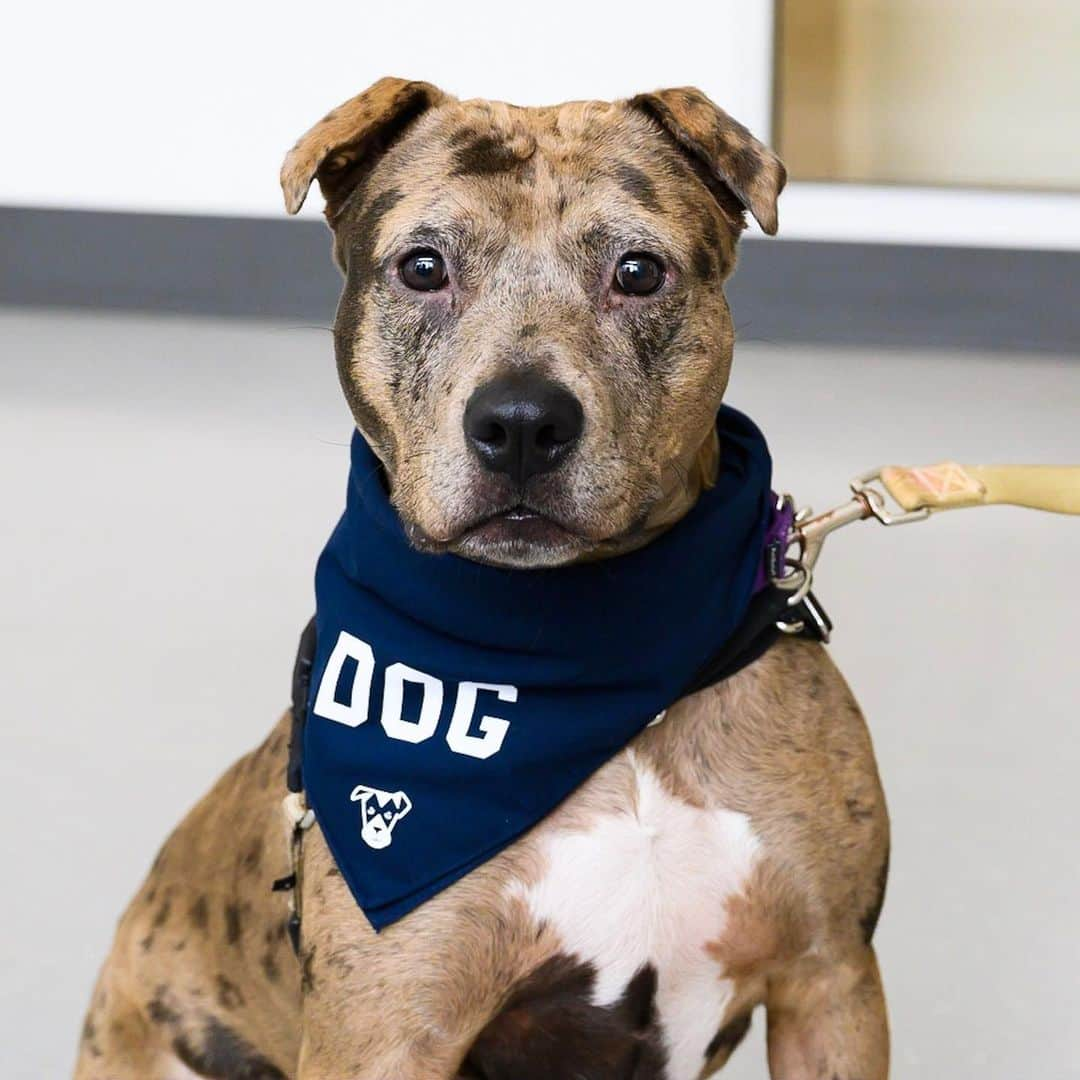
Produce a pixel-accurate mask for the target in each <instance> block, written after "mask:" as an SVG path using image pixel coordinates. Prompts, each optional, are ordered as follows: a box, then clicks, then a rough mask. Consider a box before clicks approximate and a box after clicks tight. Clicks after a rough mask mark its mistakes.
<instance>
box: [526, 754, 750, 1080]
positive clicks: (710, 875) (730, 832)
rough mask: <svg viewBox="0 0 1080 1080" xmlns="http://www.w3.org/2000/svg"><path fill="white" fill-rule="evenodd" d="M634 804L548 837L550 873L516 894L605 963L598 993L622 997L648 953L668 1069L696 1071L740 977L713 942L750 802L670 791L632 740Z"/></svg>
mask: <svg viewBox="0 0 1080 1080" xmlns="http://www.w3.org/2000/svg"><path fill="white" fill-rule="evenodd" d="M629 757H630V761H631V764H632V765H633V768H634V773H635V777H636V781H637V810H636V813H635V812H634V810H633V809H630V808H628V809H627V811H626V812H624V813H612V814H605V815H603V816H601V817H598V818H596V819H594V821H593V822H592V823H591V825H590V826H589V828H588V829H587V830H584V831H581V832H553V833H551V834H550V835H549V836H548V837H547V838H546V839H545V843H544V847H543V854H544V855H545V857H546V864H547V868H546V872H545V874H544V877H543V878H542V879H541V880H540V881H538V882H537V883H536V884H534V885H532V886H531V887H519V895H520V896H522V898H523V899H524V900H525V902H526V903H527V904H528V906H529V909H530V911H531V912H532V914H533V916H534V917H535V918H536V919H537V920H538V921H540V920H543V921H544V922H547V923H548V924H549V925H550V926H552V928H553V929H554V930H555V931H556V932H557V933H558V934H559V935H560V937H561V938H562V941H563V943H564V947H565V949H566V951H567V952H569V953H572V954H574V955H575V956H576V957H577V958H578V959H579V960H582V961H587V962H589V963H591V964H592V965H593V966H594V967H595V968H596V972H597V979H596V985H595V990H594V994H593V1004H595V1005H610V1004H612V1003H614V1002H615V1001H617V1000H618V999H619V997H620V996H621V995H622V992H623V990H624V989H625V988H626V985H627V983H628V982H629V981H630V980H631V978H633V976H634V975H635V973H636V972H637V971H638V970H639V969H640V968H641V967H642V966H643V965H644V964H647V963H651V964H652V965H653V967H654V968H655V969H656V973H657V992H656V1005H657V1011H658V1013H659V1018H660V1021H661V1023H662V1025H663V1030H664V1035H665V1040H666V1044H667V1051H668V1068H667V1075H668V1077H669V1080H694V1078H695V1077H697V1076H698V1074H699V1073H700V1072H701V1069H702V1067H703V1066H704V1064H705V1048H706V1047H707V1046H708V1044H709V1040H710V1039H711V1038H712V1036H713V1035H714V1034H715V1033H716V1030H717V1028H718V1026H719V1023H720V1020H721V1018H722V1016H723V1013H724V1010H725V1008H726V1007H727V1005H728V1002H729V1001H730V998H731V994H732V985H731V983H730V981H729V980H727V979H725V978H724V972H723V970H722V968H721V967H720V966H719V964H718V963H717V961H716V960H715V958H714V957H712V956H710V954H709V953H707V952H706V950H705V945H706V943H707V942H710V941H715V940H717V939H718V938H720V937H721V936H722V934H723V931H724V924H725V910H726V909H725V900H726V899H727V897H729V896H731V895H733V894H737V893H739V892H741V891H742V890H743V888H744V887H745V884H746V881H747V878H748V877H749V875H750V873H751V871H752V869H753V867H754V863H755V861H756V853H757V849H758V846H759V845H758V841H757V839H756V838H755V836H754V834H753V832H752V831H751V829H750V823H749V819H748V818H747V817H746V815H745V814H739V813H735V812H734V811H730V810H700V809H697V808H695V807H693V806H690V805H689V804H688V803H685V802H683V801H681V800H680V799H677V798H675V797H674V796H672V795H670V794H668V793H667V792H666V791H665V790H664V789H663V787H662V786H661V784H660V781H659V779H658V778H657V777H656V775H655V774H654V773H653V772H652V771H651V770H650V769H649V768H648V767H647V766H646V765H645V764H644V763H643V762H642V761H641V760H640V759H639V758H637V757H636V756H635V755H634V754H633V752H631V753H630V754H629Z"/></svg>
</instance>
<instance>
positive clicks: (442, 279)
mask: <svg viewBox="0 0 1080 1080" xmlns="http://www.w3.org/2000/svg"><path fill="white" fill-rule="evenodd" d="M400 273H401V280H402V281H404V282H405V284H406V285H408V286H409V288H410V289H417V290H419V291H420V292H431V291H432V290H433V289H441V288H442V287H443V286H444V285H445V284H446V277H447V274H446V263H445V262H444V261H443V257H442V256H441V255H440V254H439V253H438V252H437V251H429V250H427V249H421V250H420V251H410V252H409V254H408V255H406V256H405V258H404V259H402V260H401V267H400Z"/></svg>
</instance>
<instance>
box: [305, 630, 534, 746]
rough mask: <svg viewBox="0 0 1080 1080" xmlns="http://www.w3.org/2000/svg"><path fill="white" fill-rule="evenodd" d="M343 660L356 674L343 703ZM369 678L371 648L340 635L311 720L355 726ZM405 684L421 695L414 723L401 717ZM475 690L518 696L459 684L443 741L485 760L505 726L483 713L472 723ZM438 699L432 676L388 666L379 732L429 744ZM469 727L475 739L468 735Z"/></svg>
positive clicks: (361, 717) (510, 698)
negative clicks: (418, 689) (353, 664)
mask: <svg viewBox="0 0 1080 1080" xmlns="http://www.w3.org/2000/svg"><path fill="white" fill-rule="evenodd" d="M347 660H354V661H355V662H356V673H355V675H354V676H353V679H352V685H351V687H350V688H349V691H348V700H347V701H339V700H338V696H337V695H338V684H339V683H340V682H341V673H342V670H343V669H344V667H345V663H346V661H347ZM374 678H375V653H374V652H373V651H372V648H371V646H370V645H369V644H368V643H367V642H366V641H363V640H361V639H360V638H358V637H354V636H353V635H352V634H349V633H346V631H344V630H342V631H341V632H340V633H339V634H338V639H337V642H336V644H335V645H334V649H333V651H332V652H331V653H330V658H329V660H327V662H326V670H325V671H324V672H323V677H322V679H321V680H320V682H319V690H318V693H317V694H316V695H315V704H314V706H313V709H312V711H313V712H314V713H315V714H316V715H317V716H321V717H323V718H324V719H326V720H333V721H334V722H335V723H338V724H344V725H345V726H346V727H359V726H360V725H361V724H363V723H366V722H367V719H368V713H369V710H370V707H371V686H372V683H373V681H374ZM406 683H412V684H413V685H415V686H419V687H421V690H422V694H423V697H422V699H421V702H420V714H419V716H418V717H417V718H416V719H415V720H407V719H406V718H405V716H404V703H405V684H406ZM481 690H483V691H487V692H488V693H492V694H494V695H495V696H496V698H497V699H498V700H499V701H505V702H508V703H513V702H515V701H517V697H518V692H517V687H516V686H509V685H506V684H503V683H482V682H469V681H464V682H461V683H459V684H458V688H457V696H456V698H455V702H454V711H453V713H452V714H451V716H450V725H449V727H448V729H447V732H446V742H447V745H448V746H449V747H450V749H451V750H452V751H453V752H454V753H455V754H463V755H465V756H466V757H474V758H480V759H485V758H489V757H491V756H492V755H494V754H497V753H498V752H499V751H500V750H501V749H502V745H503V741H504V740H505V739H506V733H507V731H509V729H510V724H509V722H508V721H507V720H504V719H503V718H502V717H501V716H489V715H487V714H484V715H482V716H480V718H479V719H476V717H475V713H476V702H477V696H478V694H479V692H480V691H481ZM443 697H444V687H443V683H442V681H441V680H440V679H437V678H436V677H435V676H434V675H429V674H428V673H427V672H426V671H420V670H418V669H417V668H414V667H410V666H409V665H408V664H403V663H395V664H391V665H390V666H389V667H388V668H387V669H386V672H385V674H384V675H383V704H382V717H381V723H382V728H383V730H384V731H385V732H386V734H387V735H389V736H390V738H392V739H398V740H401V741H402V742H410V743H421V742H424V741H426V740H427V739H430V738H431V737H432V735H434V734H435V732H436V731H437V730H438V726H439V716H440V715H441V713H442V706H443ZM474 726H475V728H476V730H477V731H478V732H479V734H471V733H470V732H471V730H472V729H473V728H474Z"/></svg>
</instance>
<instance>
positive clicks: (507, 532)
mask: <svg viewBox="0 0 1080 1080" xmlns="http://www.w3.org/2000/svg"><path fill="white" fill-rule="evenodd" d="M584 540H585V537H583V536H582V535H581V534H580V533H577V532H575V531H574V530H573V529H571V528H569V527H568V526H567V525H564V524H562V523H561V522H559V521H557V520H555V518H553V517H550V516H549V515H547V514H543V513H541V512H540V511H539V510H535V509H533V508H532V507H530V506H526V505H525V504H524V503H518V504H517V505H516V506H512V507H510V508H509V509H508V510H500V511H498V512H496V513H494V514H489V515H488V516H487V517H485V518H483V519H482V520H480V521H478V522H476V523H475V524H473V525H470V526H469V527H468V528H466V529H465V530H463V531H462V533H461V535H460V536H459V537H458V542H459V543H460V542H466V541H468V542H470V543H471V544H472V545H474V546H475V545H480V546H484V547H487V546H491V547H501V546H503V545H513V546H529V547H535V548H566V547H569V546H572V545H574V546H576V545H580V544H581V543H582V542H583V541H584Z"/></svg>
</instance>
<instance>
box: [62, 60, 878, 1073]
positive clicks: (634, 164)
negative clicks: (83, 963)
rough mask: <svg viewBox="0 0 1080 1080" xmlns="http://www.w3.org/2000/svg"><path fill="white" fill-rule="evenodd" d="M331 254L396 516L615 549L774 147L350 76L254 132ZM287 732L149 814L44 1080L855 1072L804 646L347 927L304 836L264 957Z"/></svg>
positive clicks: (716, 693)
mask: <svg viewBox="0 0 1080 1080" xmlns="http://www.w3.org/2000/svg"><path fill="white" fill-rule="evenodd" d="M313 179H317V180H318V181H319V184H320V186H321V188H322V191H323V194H324V195H325V198H326V214H327V218H328V220H329V223H330V226H331V228H332V230H333V235H334V257H335V259H336V261H337V263H338V265H339V266H340V267H341V269H342V271H343V273H344V275H345V288H344V292H343V294H342V297H341V303H340V306H339V309H338V314H337V320H336V325H335V345H336V351H337V363H338V370H339V372H340V376H341V382H342V385H343V387H344V390H345V395H346V397H347V399H348V402H349V404H350V406H351V408H352V412H353V415H354V416H355V418H356V423H357V425H358V426H359V428H360V429H361V430H362V431H363V433H364V435H365V436H366V438H367V439H368V440H369V442H370V443H371V445H372V446H373V447H374V449H375V451H376V452H377V454H378V456H379V457H380V458H381V460H382V462H383V464H384V466H385V473H386V480H387V484H388V486H389V490H390V492H391V494H392V497H393V501H394V505H395V506H396V508H397V510H398V511H399V513H400V515H401V518H402V520H403V522H404V523H405V524H406V526H407V528H408V530H409V534H410V536H411V538H412V540H413V541H414V542H415V544H416V545H417V546H418V547H420V548H422V549H426V550H430V551H432V552H439V551H447V550H449V551H453V552H456V553H457V554H459V555H462V556H465V557H467V558H471V559H478V560H482V561H484V562H489V563H497V564H503V565H507V566H513V567H520V568H522V570H521V572H522V573H527V572H528V568H529V567H536V566H548V565H554V564H559V563H566V562H569V561H572V560H576V559H586V558H598V557H603V556H610V555H615V554H618V553H620V552H623V551H626V550H628V549H630V548H633V547H636V546H638V545H641V544H645V543H648V541H649V540H650V539H651V538H652V537H653V536H655V535H656V534H657V533H658V532H660V531H661V530H663V529H665V528H667V527H668V526H670V525H671V524H672V523H673V522H675V521H676V520H678V518H679V517H680V516H682V515H683V514H684V513H686V511H687V509H688V508H689V507H690V506H691V505H692V504H693V502H694V500H695V498H696V497H697V495H698V494H699V493H700V491H701V490H702V488H703V487H704V486H706V485H708V484H709V483H710V480H711V478H712V477H713V475H714V472H715V469H716V465H717V454H718V448H717V445H716V439H715V434H714V427H713V420H714V416H715V414H716V410H717V407H718V405H719V403H720V400H721V397H722V395H723V393H724V389H725V385H726V383H727V379H728V371H729V367H730V361H731V355H732V344H733V331H732V323H731V317H730V314H729V311H728V306H727V303H726V301H725V299H724V290H723V286H724V280H725V278H726V277H727V276H728V274H729V273H730V272H731V270H732V267H733V265H734V262H735V247H736V241H737V239H738V236H739V233H740V231H741V229H742V228H743V224H744V222H743V213H744V210H748V211H749V212H750V213H751V214H753V216H754V217H755V218H756V219H757V221H758V222H759V223H760V225H761V226H762V228H763V229H764V230H765V231H766V232H768V233H773V232H775V230H776V224H777V217H776V201H777V196H778V195H779V193H780V190H781V188H782V186H783V183H784V169H783V166H782V165H781V164H780V162H779V161H778V160H777V158H776V157H775V156H774V155H773V154H772V153H771V152H770V151H769V150H767V149H766V148H765V147H764V146H762V145H761V144H760V143H758V142H757V141H756V140H755V139H754V138H753V137H752V136H751V135H750V133H749V132H748V131H747V130H746V129H745V128H743V127H742V126H741V125H739V124H738V123H736V122H735V121H734V120H732V119H731V118H730V117H729V116H727V115H726V114H725V113H724V112H722V111H721V110H720V109H718V108H717V107H716V106H715V105H713V104H712V103H711V102H710V101H709V100H708V99H707V98H705V97H704V96H703V95H702V94H701V93H700V92H698V91H697V90H693V89H678V90H664V91H660V92H658V93H651V94H642V95H640V96H638V97H636V98H633V99H632V100H629V101H619V102H615V103H605V102H595V101H590V102H572V103H570V104H566V105H561V106H557V107H553V108H515V107H513V106H509V105H505V104H500V103H493V102H486V101H467V102H462V101H457V100H456V99H454V98H452V97H449V96H447V95H446V94H444V93H442V92H440V91H439V90H437V89H436V88H435V87H433V86H431V85H429V84H427V83H422V82H406V81H402V80H398V79H383V80H382V81H380V82H378V83H376V84H375V85H374V86H373V87H371V88H370V89H369V90H367V91H366V92H365V93H363V94H361V95H360V96H358V97H356V98H353V99H352V100H351V101H348V102H346V103H345V104H344V105H342V106H341V107H340V108H337V109H335V110H334V111H333V112H331V113H330V114H329V115H328V116H326V117H325V118H324V119H323V120H322V121H321V122H320V123H318V124H317V125H316V126H315V127H314V128H312V130H311V131H309V132H308V133H307V134H306V135H305V136H304V137H303V138H302V139H301V140H300V142H299V143H297V145H296V146H295V147H294V148H293V150H292V151H291V152H290V153H289V155H288V157H287V159H286V161H285V165H284V169H283V171H282V185H283V188H284V191H285V200H286V205H287V207H288V209H289V211H290V212H295V211H296V210H298V209H299V207H300V205H301V203H302V202H303V201H304V197H305V194H306V192H307V189H308V186H309V184H310V183H311V181H312V180H313ZM287 736H288V731H287V722H286V721H285V720H282V721H281V723H279V724H278V726H277V727H276V728H275V730H274V731H273V732H272V733H271V735H270V737H269V738H268V739H267V741H266V742H265V743H263V745H262V746H261V747H259V748H258V749H257V750H255V751H254V752H253V753H251V754H249V755H248V756H247V757H245V758H243V759H242V760H241V761H239V762H238V763H237V764H236V765H234V766H233V767H232V768H231V769H230V770H229V771H228V772H227V773H226V774H225V775H224V777H223V778H222V779H221V780H220V781H219V782H218V784H217V785H216V786H215V787H214V788H213V790H212V791H211V792H210V793H209V794H208V795H207V796H206V797H205V798H204V799H203V800H202V802H200V803H199V804H198V805H197V806H196V807H195V809H194V810H193V811H192V812H191V814H190V815H189V816H188V817H187V819H186V820H185V821H184V822H183V823H182V824H181V825H180V827H179V828H178V829H177V831H176V832H175V833H174V834H173V835H172V837H171V838H170V839H169V840H168V841H167V843H166V844H165V846H164V848H163V849H162V851H161V854H160V855H159V856H158V858H157V861H156V862H155V864H154V867H153V869H152V870H151V872H150V875H149V877H148V878H147V881H146V883H145V884H144V886H143V887H142V889H141V890H140V892H139V894H138V895H137V896H136V898H135V900H134V902H133V903H132V905H131V907H130V908H129V909H128V911H127V913H126V914H125V915H124V917H123V919H122V921H121V923H120V927H119V931H118V934H117V937H116V943H115V945H114V948H113V951H112V954H111V956H110V957H109V959H108V961H107V963H106V965H105V968H104V971H103V972H102V974H101V977H100V981H99V983H98V986H97V988H96V990H95V992H94V995H93V1001H92V1004H91V1007H90V1011H89V1015H88V1017H87V1019H86V1024H85V1028H84V1033H83V1039H82V1046H81V1053H80V1057H79V1061H78V1067H77V1070H76V1076H77V1077H78V1078H79V1080H181V1078H190V1077H191V1076H193V1075H194V1076H199V1077H209V1078H215V1080H226V1078H232V1080H240V1078H244V1080H256V1078H261V1080H281V1078H285V1077H290V1078H293V1077H295V1078H298V1080H343V1078H345V1080H421V1078H423V1080H436V1078H469V1080H511V1078H512V1080H530V1078H544V1080H549V1078H552V1077H575V1078H585V1080H622V1078H626V1080H630V1078H634V1080H648V1078H657V1080H659V1078H666V1080H691V1078H693V1077H697V1076H700V1075H707V1074H709V1073H711V1072H713V1071H714V1070H716V1069H718V1068H719V1067H720V1066H721V1065H723V1064H724V1062H725V1061H726V1060H727V1058H728V1056H729V1055H730V1054H731V1052H732V1051H733V1049H734V1048H735V1047H736V1046H737V1045H738V1043H739V1041H740V1039H742V1037H743V1036H744V1034H745V1033H746V1030H747V1028H748V1026H749V1024H750V1016H751V1012H752V1010H753V1009H754V1008H755V1006H757V1005H759V1004H764V1005H765V1006H766V1009H767V1013H768V1046H769V1065H770V1069H771V1074H772V1076H773V1077H774V1080H811V1078H820V1080H880V1078H882V1077H885V1076H886V1075H887V1072H888V1030H887V1024H886V1016H885V1004H884V999H883V996H882V990H881V983H880V981H879V977H878V971H877V966H876V963H875V959H874V952H873V949H872V947H871V943H870V942H871V937H872V935H873V932H874V925H875V923H876V921H877V917H878V912H879V910H880V907H881V903H882V895H883V889H884V881H885V873H886V863H887V852H888V823H887V818H886V812H885V806H884V802H883V798H882V793H881V789H880V785H879V781H878V775H877V771H876V768H875V764H874V759H873V754H872V750H871V746H870V739H869V737H868V735H867V731H866V728H865V726H864V723H863V720H862V717H861V715H860V713H859V710H858V708H857V706H856V704H855V702H854V701H853V699H852V697H851V694H850V692H849V691H848V688H847V687H846V686H845V684H844V682H843V680H842V679H841V677H840V675H839V674H838V673H837V671H836V670H835V669H834V667H833V665H832V663H831V662H830V660H829V658H828V657H827V655H826V653H825V651H824V650H823V649H822V648H821V647H820V646H819V645H817V644H814V643H810V642H806V641H797V640H784V641H782V642H781V643H780V644H778V645H777V646H775V647H774V648H773V649H772V650H771V651H770V652H768V653H767V654H766V655H765V656H764V657H762V658H761V659H760V660H758V661H757V662H756V663H754V664H753V665H751V666H750V667H748V668H746V669H744V670H743V671H741V672H740V673H739V674H737V675H735V676H734V677H732V678H730V679H729V680H727V681H726V682H723V683H721V684H719V685H717V686H714V687H711V688H710V689H707V690H704V691H702V692H700V693H698V694H695V695H693V696H692V697H689V698H686V699H684V700H682V701H680V702H679V703H677V704H676V705H675V706H673V707H672V708H671V709H670V710H669V712H668V714H667V717H666V720H665V722H663V723H661V724H659V725H658V726H654V727H650V728H648V729H647V730H646V731H644V732H643V733H642V734H641V735H640V736H638V737H637V738H636V739H635V740H634V741H633V742H632V743H631V744H630V746H629V747H628V748H627V749H626V750H625V751H623V752H622V753H621V754H619V755H618V756H617V757H616V758H614V759H613V760H612V761H610V762H609V763H608V764H607V765H606V766H604V767H603V768H602V769H600V771H599V772H597V773H596V774H595V775H594V776H593V777H592V778H591V779H590V780H589V781H588V782H587V783H586V784H585V785H584V786H583V787H582V788H581V789H579V790H578V791H577V792H576V793H575V794H574V795H573V796H572V797H571V798H570V799H568V800H567V801H566V802H565V803H564V804H563V805H562V806H561V807H560V808H559V809H558V810H557V811H556V812H555V813H553V814H552V815H551V816H550V817H549V818H547V819H546V820H545V821H544V822H543V823H542V824H541V825H539V826H538V827H537V828H535V829H534V830H533V831H532V832H530V833H529V834H528V835H527V836H525V837H524V838H523V839H521V840H519V841H518V842H517V843H515V844H514V845H512V846H511V847H510V848H508V849H506V850H505V851H503V852H502V853H501V854H499V855H497V856H496V857H495V858H493V859H492V860H491V861H490V862H488V863H487V864H485V865H484V866H482V867H481V868H480V869H478V870H476V871H474V872H473V873H472V874H470V875H469V876H468V877H466V878H465V879H463V880H461V881H459V882H457V883H456V884H455V885H453V886H451V887H450V888H449V889H447V890H446V891H445V892H442V893H440V894H439V895H438V896H436V897H435V898H434V899H432V900H430V901H428V902H427V903H426V904H424V905H423V906H422V907H421V908H420V909H419V910H418V911H416V912H415V913H414V914H412V915H410V916H408V917H406V918H405V919H403V920H401V921H400V922H398V923H396V924H394V925H393V926H391V927H390V928H389V929H387V930H386V931H384V932H383V933H381V934H380V935H378V936H376V935H375V934H374V933H373V932H372V930H371V929H370V927H369V926H368V924H367V922H366V920H365V919H364V916H363V915H362V913H361V911H360V909H359V908H358V907H357V905H356V903H355V902H354V900H353V899H352V897H351V895H350V894H349V892H348V890H347V888H346V886H345V884H344V882H343V880H342V878H341V876H340V874H339V872H338V871H337V869H336V868H335V866H334V863H333V861H332V859H331V857H330V855H329V854H328V852H327V849H326V847H325V845H324V843H323V840H322V838H321V836H320V834H319V830H318V827H317V826H316V827H315V828H313V829H312V830H311V831H310V832H309V833H308V834H307V840H306V842H305V858H304V874H303V896H302V902H303V913H304V920H303V928H302V943H301V950H300V956H299V959H297V958H296V957H294V955H293V952H292V950H291V948H290V945H289V941H288V938H287V933H286V914H287V912H286V903H285V900H284V899H283V897H282V896H281V895H277V894H274V893H272V892H271V891H270V884H271V882H272V881H273V880H274V879H275V878H278V877H281V876H283V875H285V874H287V873H288V871H289V860H288V855H287V848H286V843H285V833H284V831H283V824H282V816H281V811H280V808H279V804H280V801H281V797H282V795H283V783H284V781H283V777H284V772H285V760H286V753H287V745H286V744H287Z"/></svg>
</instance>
